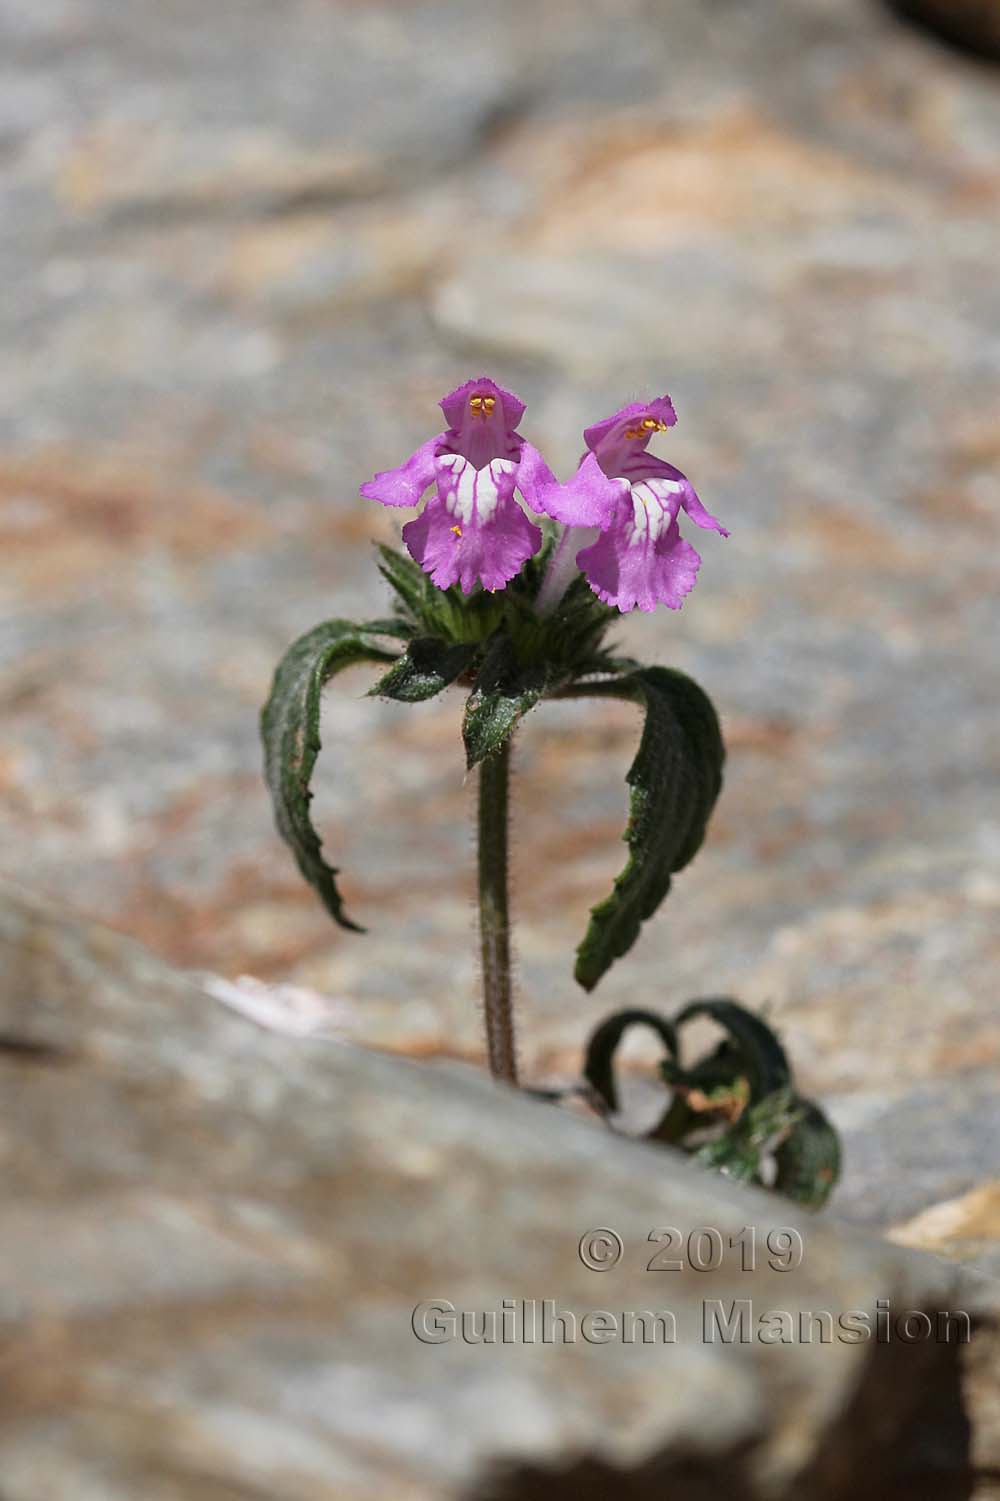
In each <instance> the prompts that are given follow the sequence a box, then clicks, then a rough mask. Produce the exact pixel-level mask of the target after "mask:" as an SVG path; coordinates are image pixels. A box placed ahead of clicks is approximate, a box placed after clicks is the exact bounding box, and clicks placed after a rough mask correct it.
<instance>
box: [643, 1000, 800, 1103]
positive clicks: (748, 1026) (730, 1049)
mask: <svg viewBox="0 0 1000 1501" xmlns="http://www.w3.org/2000/svg"><path fill="white" fill-rule="evenodd" d="M699 1016H704V1017H708V1018H709V1020H711V1021H714V1022H716V1023H718V1025H719V1026H720V1027H724V1028H725V1030H726V1031H727V1032H728V1033H729V1038H728V1039H727V1040H726V1041H725V1042H723V1043H722V1044H720V1046H719V1047H718V1048H717V1049H716V1051H715V1052H714V1053H713V1054H711V1055H710V1056H709V1057H708V1058H706V1059H704V1060H703V1061H702V1063H701V1064H700V1065H696V1067H695V1068H694V1069H691V1070H690V1072H689V1075H688V1077H689V1078H691V1079H695V1082H697V1083H698V1084H701V1085H702V1086H703V1087H704V1086H705V1084H707V1083H708V1082H709V1081H710V1080H711V1081H712V1082H715V1076H714V1074H713V1072H712V1070H713V1066H714V1067H719V1068H720V1071H723V1072H724V1073H725V1074H726V1076H728V1077H729V1078H734V1077H735V1076H736V1075H737V1074H741V1075H743V1077H745V1078H746V1080H747V1082H748V1084H749V1085H750V1099H751V1100H752V1101H754V1102H756V1101H758V1100H763V1099H765V1098H766V1097H767V1096H768V1095H772V1094H775V1093H776V1092H777V1091H779V1090H782V1089H787V1088H789V1086H790V1085H791V1082H792V1070H791V1067H790V1065H789V1062H788V1058H787V1056H786V1053H785V1050H784V1048H783V1047H782V1046H781V1043H780V1042H779V1041H778V1038H777V1036H776V1034H775V1033H774V1032H773V1031H772V1030H771V1028H770V1027H769V1026H768V1025H767V1022H765V1021H763V1020H762V1019H761V1017H759V1016H755V1015H754V1013H753V1012H752V1011H748V1010H747V1008H746V1007H745V1006H741V1005H740V1004H739V1002H738V1001H732V1000H730V999H729V998H728V997H727V996H718V997H710V998H706V999H704V1000H697V1001H689V1002H688V1004H687V1005H686V1006H685V1007H684V1008H683V1010H681V1011H679V1012H678V1013H677V1017H676V1024H677V1027H678V1028H681V1027H683V1026H684V1025H685V1023H686V1022H689V1021H692V1020H694V1018H695V1017H699ZM699 1070H700V1072H701V1077H698V1078H696V1076H697V1075H698V1074H699ZM668 1082H669V1081H668Z"/></svg>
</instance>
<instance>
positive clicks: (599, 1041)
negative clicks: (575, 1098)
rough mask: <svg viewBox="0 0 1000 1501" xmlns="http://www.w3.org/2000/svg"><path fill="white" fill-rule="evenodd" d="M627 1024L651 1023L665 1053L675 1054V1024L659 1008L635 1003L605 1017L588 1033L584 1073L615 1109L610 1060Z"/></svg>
mask: <svg viewBox="0 0 1000 1501" xmlns="http://www.w3.org/2000/svg"><path fill="white" fill-rule="evenodd" d="M630 1027H651V1028H652V1030H653V1031H654V1032H655V1033H656V1035H657V1037H659V1039H660V1041H661V1042H662V1043H663V1046H664V1047H665V1048H666V1050H667V1055H668V1056H669V1057H670V1058H673V1059H676V1057H677V1032H676V1030H675V1028H674V1024H673V1022H671V1021H668V1020H667V1018H666V1017H665V1016H660V1015H659V1013H658V1012H656V1011H645V1010H643V1009H642V1008H641V1007H634V1008H631V1009H629V1010H628V1011H616V1012H615V1013H614V1015H613V1016H608V1017H605V1019H604V1021H602V1022H601V1024H600V1026H598V1027H596V1028H595V1029H594V1031H593V1032H592V1033H591V1035H590V1040H589V1042H588V1043H587V1051H586V1054H585V1056H584V1064H583V1077H584V1078H585V1079H586V1081H587V1083H588V1084H589V1085H590V1087H591V1089H593V1090H595V1091H596V1092H597V1094H598V1095H600V1097H601V1099H602V1100H603V1101H604V1103H605V1105H607V1107H608V1109H609V1110H617V1109H618V1090H617V1088H616V1086H615V1076H614V1069H613V1067H612V1064H613V1063H614V1057H615V1053H616V1052H617V1051H618V1044H619V1043H620V1042H621V1040H622V1038H623V1036H624V1035H625V1033H626V1032H627V1031H628V1030H629V1028H630Z"/></svg>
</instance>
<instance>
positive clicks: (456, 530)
mask: <svg viewBox="0 0 1000 1501" xmlns="http://www.w3.org/2000/svg"><path fill="white" fill-rule="evenodd" d="M452 531H453V532H454V533H455V536H456V537H460V536H461V535H462V528H461V527H460V526H453V527H452Z"/></svg>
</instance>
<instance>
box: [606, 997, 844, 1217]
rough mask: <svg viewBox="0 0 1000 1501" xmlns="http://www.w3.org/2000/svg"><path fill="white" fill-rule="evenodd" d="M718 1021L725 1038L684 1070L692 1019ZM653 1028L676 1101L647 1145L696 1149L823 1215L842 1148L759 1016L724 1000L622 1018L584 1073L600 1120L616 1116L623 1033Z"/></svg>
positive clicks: (711, 1163)
mask: <svg viewBox="0 0 1000 1501" xmlns="http://www.w3.org/2000/svg"><path fill="white" fill-rule="evenodd" d="M698 1019H702V1020H708V1021H712V1022H715V1023H716V1025H717V1026H719V1027H721V1028H722V1030H723V1032H724V1034H725V1035H724V1037H723V1039H722V1041H721V1042H720V1043H718V1044H717V1046H716V1047H715V1048H714V1049H712V1051H711V1052H709V1053H706V1054H705V1056H704V1057H702V1058H699V1059H698V1060H697V1062H695V1063H692V1064H691V1065H690V1066H687V1067H684V1066H682V1064H681V1051H680V1034H681V1032H682V1031H683V1029H684V1027H685V1026H687V1024H688V1023H689V1022H692V1021H696V1020H698ZM633 1027H648V1028H650V1029H651V1030H652V1031H654V1032H655V1033H656V1035H657V1036H658V1037H659V1039H660V1041H661V1042H662V1043H663V1049H664V1057H663V1059H662V1061H661V1063H660V1067H659V1076H660V1081H661V1082H662V1083H663V1084H664V1085H665V1087H666V1088H667V1090H668V1091H669V1103H668V1104H667V1107H666V1109H665V1110H664V1112H663V1114H662V1115H661V1116H660V1119H659V1120H658V1121H657V1123H656V1124H655V1125H654V1126H653V1128H652V1129H651V1130H650V1131H648V1132H646V1133H645V1134H646V1140H648V1141H654V1142H662V1143H665V1144H667V1145H669V1146H674V1147H679V1148H680V1149H681V1150H682V1151H685V1152H689V1153H690V1154H691V1155H692V1156H693V1158H694V1160H695V1162H698V1163H700V1164H701V1165H702V1166H704V1167H710V1168H714V1169H716V1170H717V1171H718V1172H721V1173H722V1174H724V1175H725V1176H726V1177H730V1178H738V1179H740V1180H741V1181H742V1182H745V1183H755V1184H757V1185H759V1186H762V1187H768V1188H773V1189H774V1190H775V1191H776V1192H777V1193H781V1194H784V1195H785V1196H786V1197H787V1198H790V1199H794V1200H796V1201H797V1202H798V1203H800V1204H804V1205H806V1206H808V1207H809V1208H811V1209H819V1208H821V1207H822V1206H823V1205H824V1204H825V1203H826V1201H827V1199H828V1198H829V1196H830V1194H831V1193H832V1191H833V1188H834V1185H835V1184H836V1182H837V1179H838V1178H839V1176H840V1143H839V1140H838V1137H837V1133H836V1131H835V1130H834V1128H833V1126H832V1125H831V1124H830V1122H829V1121H828V1119H827V1118H826V1116H825V1115H824V1114H823V1111H822V1110H821V1109H820V1107H819V1106H818V1105H817V1104H815V1103H814V1102H813V1101H812V1100H807V1099H804V1098H803V1096H801V1095H800V1094H798V1093H797V1091H796V1089H795V1081H794V1079H793V1077H792V1070H791V1065H790V1064H789V1062H788V1058H787V1056H786V1054H785V1050H784V1048H783V1047H782V1045H781V1043H780V1041H779V1039H778V1037H777V1036H776V1035H775V1033H774V1031H773V1030H772V1029H771V1027H770V1026H768V1024H767V1022H766V1021H764V1020H763V1018H762V1017H760V1016H756V1015H755V1014H754V1013H753V1012H752V1011H748V1010H747V1009H746V1007H745V1006H741V1005H740V1004H739V1003H738V1002H737V1001H733V1000H730V999H729V998H728V997H726V996H720V997H709V998H704V999H700V1000H695V1001H689V1002H688V1004H687V1005H686V1006H684V1007H682V1009H681V1010H680V1011H679V1012H678V1013H677V1015H676V1016H675V1017H673V1018H672V1019H671V1018H667V1017H665V1016H661V1015H660V1014H659V1013H658V1012H656V1011H647V1010H644V1009H642V1008H640V1007H635V1008H632V1009H629V1010H627V1011H617V1012H615V1014H614V1015H613V1016H609V1017H607V1018H606V1019H605V1020H604V1021H603V1022H601V1024H600V1026H599V1027H597V1028H596V1029H595V1031H594V1032H593V1033H592V1035H591V1037H590V1041H589V1042H588V1044H587V1049H586V1054H585V1059H584V1067H583V1076H584V1079H585V1081H586V1083H587V1085H588V1087H589V1089H590V1091H591V1097H592V1099H593V1101H594V1103H595V1104H596V1106H597V1108H598V1110H599V1111H600V1113H601V1114H604V1115H607V1114H614V1113H616V1112H617V1111H618V1109H619V1097H618V1088H617V1084H616V1081H615V1073H614V1059H615V1054H616V1053H617V1051H618V1048H619V1045H620V1044H621V1042H622V1040H623V1039H624V1037H625V1034H626V1033H627V1032H629V1031H631V1029H632V1028H633Z"/></svg>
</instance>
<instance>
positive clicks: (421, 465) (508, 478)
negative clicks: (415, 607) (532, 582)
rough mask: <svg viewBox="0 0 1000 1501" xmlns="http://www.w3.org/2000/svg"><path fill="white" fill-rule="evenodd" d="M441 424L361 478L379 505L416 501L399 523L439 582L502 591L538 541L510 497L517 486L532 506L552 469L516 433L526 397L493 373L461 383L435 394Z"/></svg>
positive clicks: (468, 590)
mask: <svg viewBox="0 0 1000 1501" xmlns="http://www.w3.org/2000/svg"><path fill="white" fill-rule="evenodd" d="M441 410H442V411H443V412H444V415H445V420H446V421H447V423H448V428H447V431H446V432H443V433H439V434H438V436H437V437H436V438H430V439H429V440H428V441H427V442H426V443H422V444H421V445H420V447H419V448H418V449H417V451H416V453H414V454H411V455H410V457H409V458H408V459H407V460H406V462H405V464H401V465H400V466H399V468H398V469H386V470H383V471H382V473H380V474H376V476H375V478H374V479H372V480H369V481H368V483H367V484H365V485H362V486H361V494H362V495H364V496H365V497H366V498H367V499H368V500H380V501H381V502H382V504H383V505H386V506H415V505H419V504H420V501H421V499H422V498H423V495H424V493H425V491H426V490H428V489H429V488H430V486H431V485H433V484H436V486H437V488H436V492H435V494H434V495H432V496H431V498H430V500H428V502H427V504H426V506H425V507H424V509H423V510H422V511H421V513H420V515H419V516H418V517H416V519H415V520H414V521H408V522H407V524H406V525H405V526H404V527H403V541H404V542H405V543H406V546H407V547H408V549H409V551H410V554H411V556H412V557H413V558H414V559H415V560H416V561H417V562H418V563H419V564H420V566H421V568H422V569H423V570H424V572H425V573H429V574H430V576H431V578H432V579H433V581H434V583H435V584H437V586H438V588H439V589H447V588H448V587H449V586H450V585H451V584H454V583H456V582H458V583H460V584H461V586H462V593H463V594H469V593H471V592H472V589H473V588H474V586H475V585H476V583H477V582H478V583H481V584H482V586H483V588H484V589H489V590H494V589H502V588H503V587H504V585H505V584H506V583H508V581H509V580H510V579H512V578H514V577H515V575H516V574H518V573H519V572H520V571H521V567H522V565H523V564H524V562H525V561H526V559H528V558H530V557H531V556H532V555H533V554H534V553H536V552H537V551H538V549H539V547H540V546H541V544H542V533H541V531H540V530H539V528H538V527H537V526H534V525H533V524H532V523H531V522H530V521H529V520H528V518H527V516H526V515H525V514H524V512H523V511H522V509H521V507H520V506H519V505H518V503H517V501H516V500H515V499H514V491H515V489H516V490H520V492H521V494H522V495H523V496H524V499H525V500H526V501H527V502H528V504H529V505H531V506H533V507H534V509H535V510H540V509H541V507H540V505H539V503H538V496H539V495H540V494H541V492H542V491H543V490H546V489H548V488H550V487H551V486H553V485H554V484H555V476H554V475H553V473H552V471H551V470H550V469H549V466H548V465H547V464H546V462H545V460H544V459H543V458H542V456H541V454H540V453H539V452H538V450H537V448H533V447H532V446H531V444H530V443H526V442H525V440H524V439H523V438H522V437H521V436H520V434H519V433H517V432H516V431H515V429H516V427H517V424H518V423H519V422H520V420H521V418H522V416H523V415H524V403H523V402H521V401H519V400H518V399H517V397H516V396H513V395H512V394H511V393H510V391H505V390H503V388H502V387H500V386H498V385H496V384H495V382H493V381H491V380H487V379H485V378H483V379H481V380H470V381H466V383H465V385H464V386H459V387H458V389H457V390H456V391H452V393H451V395H450V396H445V397H444V398H443V400H442V402H441Z"/></svg>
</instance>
